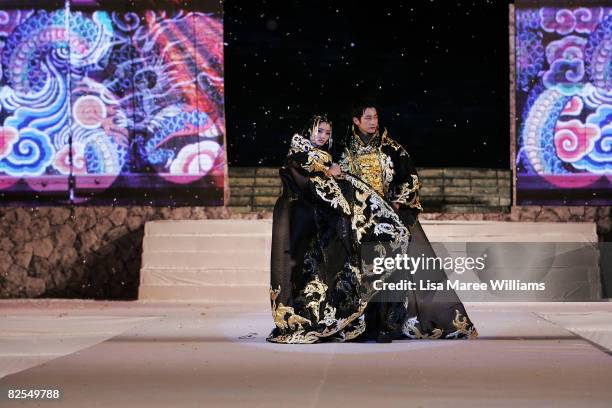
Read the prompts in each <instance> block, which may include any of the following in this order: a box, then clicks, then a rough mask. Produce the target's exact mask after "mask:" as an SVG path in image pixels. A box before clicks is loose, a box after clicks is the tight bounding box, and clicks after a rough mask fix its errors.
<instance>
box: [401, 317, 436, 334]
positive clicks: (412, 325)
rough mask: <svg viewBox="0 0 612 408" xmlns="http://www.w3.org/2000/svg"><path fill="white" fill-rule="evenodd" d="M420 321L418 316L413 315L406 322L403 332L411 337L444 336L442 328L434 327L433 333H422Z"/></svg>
mask: <svg viewBox="0 0 612 408" xmlns="http://www.w3.org/2000/svg"><path fill="white" fill-rule="evenodd" d="M417 324H419V321H418V320H417V318H416V317H411V318H409V319H407V320H406V321H405V322H404V325H403V327H402V333H404V334H405V335H406V336H408V337H410V338H411V339H439V338H440V337H441V336H442V330H441V329H438V328H436V329H433V330H432V331H431V333H422V332H421V330H420V329H419V328H418V327H417Z"/></svg>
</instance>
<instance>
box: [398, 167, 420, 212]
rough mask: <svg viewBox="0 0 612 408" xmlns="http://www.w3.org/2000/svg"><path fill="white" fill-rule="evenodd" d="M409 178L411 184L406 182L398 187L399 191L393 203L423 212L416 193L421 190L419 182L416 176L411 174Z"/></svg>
mask: <svg viewBox="0 0 612 408" xmlns="http://www.w3.org/2000/svg"><path fill="white" fill-rule="evenodd" d="M411 176H412V181H411V182H406V183H403V184H401V185H400V186H399V191H398V192H397V196H396V198H395V199H394V200H393V202H394V203H399V204H404V205H407V206H408V207H410V208H417V209H419V210H423V207H422V206H421V203H420V200H419V193H418V191H419V189H420V188H421V182H420V181H419V177H418V176H417V175H416V174H412V175H411Z"/></svg>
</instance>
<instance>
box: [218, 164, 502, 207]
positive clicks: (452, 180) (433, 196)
mask: <svg viewBox="0 0 612 408" xmlns="http://www.w3.org/2000/svg"><path fill="white" fill-rule="evenodd" d="M417 171H418V173H419V177H420V178H421V182H422V184H423V188H422V189H421V203H422V204H423V207H424V208H425V209H426V211H428V212H445V213H446V212H452V213H483V212H509V211H510V204H511V197H512V182H511V173H510V170H496V169H465V168H438V169H436V168H426V169H417ZM229 176H230V185H231V198H230V208H231V209H232V211H234V212H250V211H270V210H272V207H273V206H274V202H275V201H276V197H277V196H278V194H279V193H280V188H281V184H280V178H279V176H278V169H276V168H266V167H260V168H255V167H238V168H230V170H229Z"/></svg>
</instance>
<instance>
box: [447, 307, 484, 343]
mask: <svg viewBox="0 0 612 408" xmlns="http://www.w3.org/2000/svg"><path fill="white" fill-rule="evenodd" d="M453 326H455V329H457V330H456V331H454V332H452V333H450V334H448V335H447V336H446V338H447V339H458V338H465V339H475V338H476V337H478V331H476V328H475V327H474V326H473V325H472V323H471V322H470V320H469V319H468V318H467V316H464V315H463V314H462V313H461V312H460V311H459V310H457V309H455V318H454V319H453Z"/></svg>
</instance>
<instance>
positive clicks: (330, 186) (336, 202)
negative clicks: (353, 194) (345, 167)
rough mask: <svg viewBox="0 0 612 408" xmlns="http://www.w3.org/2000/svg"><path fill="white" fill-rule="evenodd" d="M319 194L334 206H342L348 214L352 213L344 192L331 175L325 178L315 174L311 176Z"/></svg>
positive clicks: (343, 210)
mask: <svg viewBox="0 0 612 408" xmlns="http://www.w3.org/2000/svg"><path fill="white" fill-rule="evenodd" d="M311 181H312V183H313V185H314V187H315V191H316V192H317V195H318V196H319V197H320V198H321V199H322V200H324V201H326V202H328V203H330V204H331V206H332V207H333V208H338V206H340V208H341V209H342V212H344V213H345V214H346V215H350V214H351V207H350V205H349V203H348V201H346V198H345V197H344V195H343V194H342V191H341V190H340V187H339V186H338V183H337V182H336V180H335V179H333V178H331V177H327V178H323V177H320V176H315V177H312V178H311Z"/></svg>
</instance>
